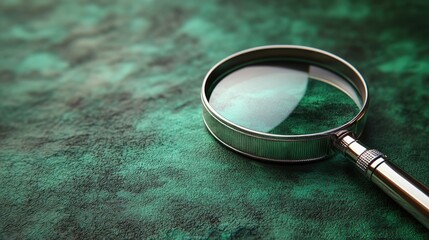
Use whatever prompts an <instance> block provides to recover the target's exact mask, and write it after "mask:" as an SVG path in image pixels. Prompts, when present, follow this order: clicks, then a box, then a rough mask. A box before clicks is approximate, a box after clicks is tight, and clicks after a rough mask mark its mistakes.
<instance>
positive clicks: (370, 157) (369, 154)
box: [356, 149, 384, 173]
mask: <svg viewBox="0 0 429 240" xmlns="http://www.w3.org/2000/svg"><path fill="white" fill-rule="evenodd" d="M383 156H384V154H383V153H381V152H380V151H378V150H376V149H370V150H366V151H365V152H363V153H362V154H361V155H360V156H359V158H358V159H357V161H356V165H357V166H358V167H359V168H360V169H361V170H362V171H363V172H364V173H365V172H366V170H367V169H368V166H369V164H371V162H373V161H374V160H376V159H377V158H379V157H383Z"/></svg>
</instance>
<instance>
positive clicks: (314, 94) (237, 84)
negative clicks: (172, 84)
mask: <svg viewBox="0 0 429 240" xmlns="http://www.w3.org/2000/svg"><path fill="white" fill-rule="evenodd" d="M209 103H210V105H211V106H212V107H213V109H214V110H215V111H216V112H218V113H219V114H220V115H221V116H223V117H224V118H226V119H228V120H229V121H231V122H233V123H235V124H237V125H240V126H242V127H245V128H248V129H251V130H254V131H259V132H265V133H272V134H282V135H299V134H311V133H318V132H323V131H327V130H330V129H332V128H335V127H338V126H341V125H343V124H344V123H346V122H348V121H350V120H351V119H352V118H353V117H354V116H355V115H356V114H357V113H358V112H359V107H360V104H361V103H360V102H359V98H358V97H357V94H356V91H355V90H354V88H353V87H352V86H351V85H349V84H348V83H347V81H346V80H344V79H342V78H341V77H339V76H338V75H336V74H335V73H332V72H329V71H327V70H325V69H322V68H319V67H316V66H311V65H308V64H296V63H285V62H282V63H270V64H258V65H251V66H246V67H243V68H240V69H238V70H236V71H234V72H232V73H230V74H228V75H227V76H225V77H224V78H223V79H221V80H220V81H219V83H218V84H217V85H216V86H215V87H214V89H213V91H212V93H211V95H210V96H209Z"/></svg>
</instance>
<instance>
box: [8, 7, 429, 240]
mask: <svg viewBox="0 0 429 240" xmlns="http://www.w3.org/2000/svg"><path fill="white" fill-rule="evenodd" d="M428 10H429V4H428V3H427V1H420V2H417V1H415V2H411V1H403V2H402V3H400V2H395V3H394V2H393V1H384V2H383V1H369V0H367V1H359V3H351V2H347V1H334V2H331V1H329V3H328V2H327V1H304V0H299V1H270V2H269V3H262V2H261V1H204V2H202V1H176V2H173V1H150V0H146V1H118V2H116V3H114V2H112V1H102V0H99V1H49V0H44V1H24V0H22V1H10V0H3V1H1V2H0V29H1V32H0V46H1V47H0V57H1V60H0V99H1V102H0V213H1V214H0V215H1V221H0V238H2V239H22V238H24V239H58V238H118V239H123V238H154V239H159V238H164V239H200V238H201V239H206V238H213V239H252V238H253V239H260V238H263V239H271V238H279V239H281V238H283V239H284V238H296V239H301V238H313V239H319V238H325V239H330V238H346V237H347V238H351V239H361V238H408V239H410V238H413V239H425V238H426V239H427V238H429V233H428V230H427V229H425V228H424V227H423V226H422V225H420V224H419V223H418V222H417V221H416V220H414V219H413V218H412V217H410V215H409V214H408V213H406V212H405V211H403V210H402V209H400V208H399V206H398V205H397V204H395V203H394V202H393V200H391V199H389V198H388V197H387V196H385V195H384V194H383V193H381V192H380V191H379V190H378V189H377V188H376V187H375V186H373V185H372V184H371V183H369V182H367V181H366V180H365V179H364V178H363V177H362V176H361V175H360V174H359V173H357V172H356V171H355V170H354V168H353V167H352V166H351V165H349V163H348V162H346V161H344V159H343V158H341V157H339V156H338V157H334V158H331V159H329V160H326V161H321V162H317V163H312V164H305V165H291V166H290V165H284V166H283V165H281V166H279V165H266V164H262V163H260V162H256V161H253V160H249V159H247V158H245V157H243V156H241V155H238V154H235V153H233V152H231V151H229V150H227V149H226V148H224V147H222V146H221V145H220V144H219V143H218V142H216V141H215V140H214V139H213V138H212V137H211V136H210V134H209V133H208V132H207V131H206V130H205V128H204V125H203V122H202V118H201V106H200V99H199V93H200V86H201V83H202V79H203V77H204V75H205V73H206V72H207V71H208V70H209V69H210V68H211V67H212V65H214V64H215V63H216V62H217V61H219V60H220V59H222V58H224V57H226V56H228V55H230V54H232V53H234V52H235V51H239V50H243V49H246V48H249V47H254V46H259V45H267V44H301V45H307V46H312V47H317V48H321V49H324V50H327V51H330V52H333V53H335V54H337V55H339V56H341V57H343V58H345V59H347V60H349V61H350V62H351V63H352V64H353V65H355V66H356V67H357V68H358V69H359V70H360V71H361V72H362V73H363V75H364V76H365V77H366V79H367V81H368V84H369V87H370V91H371V96H372V102H371V108H370V113H369V116H368V126H367V128H366V133H365V135H364V136H363V138H362V140H363V141H364V142H366V143H367V144H368V145H371V146H374V147H376V148H378V149H380V150H382V151H384V152H385V153H387V154H388V155H389V156H390V157H391V159H392V162H394V163H397V165H399V166H401V167H402V168H403V169H404V170H406V171H407V172H409V173H411V174H412V175H414V176H416V177H417V178H418V179H420V180H421V181H422V182H424V183H426V184H429V177H428V176H429V162H428V161H429V157H428V156H429V142H428V141H429V140H428V139H429V128H428V124H429V106H428V102H429V90H428V89H429V45H428V36H429V30H428V29H429V22H428V21H427V12H428Z"/></svg>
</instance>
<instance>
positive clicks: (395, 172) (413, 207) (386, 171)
mask: <svg viewBox="0 0 429 240" xmlns="http://www.w3.org/2000/svg"><path fill="white" fill-rule="evenodd" d="M336 146H337V148H339V149H340V150H341V151H342V152H343V153H344V154H345V155H346V156H347V157H348V158H349V159H351V160H352V161H353V162H354V163H355V164H356V166H357V167H358V168H359V169H360V170H362V172H363V173H364V174H365V175H366V176H367V177H368V178H369V179H370V180H371V181H372V182H374V183H375V184H376V185H377V186H378V187H380V188H381V189H382V190H383V191H384V192H385V193H386V194H387V195H389V196H390V197H391V198H393V199H394V200H395V201H396V202H397V203H398V204H399V205H401V206H402V207H403V208H405V210H407V211H408V212H409V213H411V214H412V215H413V216H414V217H415V218H416V219H417V220H419V221H420V222H421V223H422V224H423V225H424V226H425V227H426V228H428V229H429V188H428V187H426V186H425V185H423V184H422V183H420V182H419V181H417V180H416V179H414V178H413V177H411V176H410V175H408V174H407V173H405V172H404V171H402V170H401V169H399V168H398V167H396V166H395V165H393V164H392V163H390V162H389V161H388V160H387V157H386V156H385V155H384V154H382V153H381V152H379V151H377V150H375V149H368V148H367V147H365V146H364V145H362V144H361V143H360V142H359V141H358V140H357V139H355V138H354V137H353V136H352V135H351V134H344V135H343V136H340V138H339V139H338V141H337V144H336Z"/></svg>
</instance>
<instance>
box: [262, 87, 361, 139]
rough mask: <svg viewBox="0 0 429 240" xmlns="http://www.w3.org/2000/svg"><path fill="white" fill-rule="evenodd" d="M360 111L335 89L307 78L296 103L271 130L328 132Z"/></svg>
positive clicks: (297, 133) (299, 132)
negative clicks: (300, 97) (302, 95)
mask: <svg viewBox="0 0 429 240" xmlns="http://www.w3.org/2000/svg"><path fill="white" fill-rule="evenodd" d="M359 110H360V109H359V107H358V106H357V105H356V103H355V102H353V100H352V99H351V98H350V97H349V96H347V95H346V94H345V93H344V92H342V91H341V90H339V89H338V88H336V87H333V86H331V85H329V84H327V83H324V82H322V81H319V80H313V79H310V81H309V82H308V86H307V90H306V92H305V95H304V97H303V98H302V99H301V101H300V102H299V104H298V106H297V107H296V108H295V110H294V111H293V112H292V114H291V115H290V116H289V117H288V118H287V119H285V121H283V122H282V123H280V124H279V125H278V126H276V127H275V128H274V129H272V130H271V131H270V133H274V134H293V135H299V134H310V133H319V132H323V131H328V130H330V129H333V128H336V127H339V126H341V125H343V124H345V123H347V122H348V121H350V120H352V119H353V117H354V116H356V115H357V114H358V112H359Z"/></svg>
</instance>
